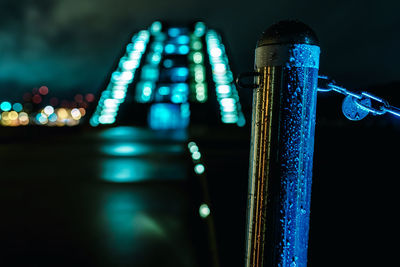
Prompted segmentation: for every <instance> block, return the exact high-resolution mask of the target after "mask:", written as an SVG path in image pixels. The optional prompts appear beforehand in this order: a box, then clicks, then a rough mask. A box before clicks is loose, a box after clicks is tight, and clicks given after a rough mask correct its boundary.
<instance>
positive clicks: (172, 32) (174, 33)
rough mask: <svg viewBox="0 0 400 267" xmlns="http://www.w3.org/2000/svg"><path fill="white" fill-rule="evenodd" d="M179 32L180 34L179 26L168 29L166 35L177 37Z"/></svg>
mask: <svg viewBox="0 0 400 267" xmlns="http://www.w3.org/2000/svg"><path fill="white" fill-rule="evenodd" d="M179 34H181V30H180V29H179V28H169V29H168V35H169V36H171V37H177V36H178V35H179Z"/></svg>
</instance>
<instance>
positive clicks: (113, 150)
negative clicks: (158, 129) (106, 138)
mask: <svg viewBox="0 0 400 267" xmlns="http://www.w3.org/2000/svg"><path fill="white" fill-rule="evenodd" d="M149 148H150V147H149V146H145V145H142V144H134V143H116V144H111V145H104V146H102V147H101V151H102V152H103V153H104V154H106V155H110V156H137V155H143V154H144V153H149V152H150V151H149Z"/></svg>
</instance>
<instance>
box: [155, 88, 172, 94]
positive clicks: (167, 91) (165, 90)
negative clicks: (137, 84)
mask: <svg viewBox="0 0 400 267" xmlns="http://www.w3.org/2000/svg"><path fill="white" fill-rule="evenodd" d="M158 93H159V94H160V95H169V94H170V93H171V88H169V87H168V86H161V87H159V88H158Z"/></svg>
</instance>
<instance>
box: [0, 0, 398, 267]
mask: <svg viewBox="0 0 400 267" xmlns="http://www.w3.org/2000/svg"><path fill="white" fill-rule="evenodd" d="M399 7H400V4H399V3H398V2H396V1H378V2H377V1H301V2H299V1H275V2H274V1H246V2H245V3H244V2H242V1H218V2H216V1H208V0H206V1H202V2H201V3H200V2H198V1H197V2H196V1H184V2H182V1H174V0H172V1H155V0H151V1H141V2H139V1H125V0H114V1H106V0H98V1H94V0H80V1H75V0H74V1H59V0H57V1H54V0H53V1H50V0H48V1H47V0H46V1H31V0H21V1H18V2H15V1H11V0H3V1H1V3H0V12H1V17H0V108H1V110H2V114H1V116H2V117H1V124H2V127H1V128H0V151H1V153H0V162H1V165H0V168H1V169H2V174H1V178H0V181H1V186H0V188H1V189H0V199H1V200H2V201H1V202H0V203H1V204H0V207H1V213H2V216H1V217H2V220H1V222H0V236H1V240H2V242H1V250H0V255H1V257H0V263H1V264H2V265H4V266H71V265H75V266H156V265H163V266H242V265H243V257H244V233H245V231H244V229H245V213H246V210H245V209H246V194H247V179H248V161H249V156H248V155H249V148H250V125H251V101H252V92H251V90H249V89H240V88H236V87H235V85H234V84H233V82H232V81H233V78H234V77H236V76H237V74H239V73H242V72H245V71H251V70H252V68H253V64H254V49H255V45H256V41H257V39H258V38H259V36H260V35H261V33H262V32H263V30H265V29H266V28H267V27H269V26H270V25H271V24H273V23H275V22H277V21H279V20H282V19H299V20H301V21H303V22H304V23H306V24H308V25H309V26H310V27H311V28H313V29H314V31H315V32H316V33H317V35H318V37H319V39H320V46H321V59H320V73H321V74H325V75H328V76H330V77H332V78H333V79H335V80H336V82H337V83H338V84H340V85H343V86H344V87H346V88H348V89H349V90H354V91H369V92H372V93H374V94H375V95H378V96H380V97H383V98H384V99H386V100H388V101H389V103H390V104H391V105H393V106H396V107H399V106H400V97H399V93H398V90H399V88H400V73H399V68H398V62H400V55H399V53H397V50H398V47H400V35H399V27H400V17H399V16H398V10H399ZM182 36H183V37H182ZM160 47H161V48H160ZM218 60H220V61H218ZM221 60H222V63H223V64H222V65H221ZM215 68H216V69H217V70H218V71H219V72H222V73H224V75H222V76H223V77H222V78H221V77H219V78H220V79H222V82H221V84H218V83H215V79H216V77H214V76H215V75H214V74H215V73H213V70H215ZM129 73H131V74H129ZM213 75H214V76H213ZM196 77H197V78H196ZM217 79H218V77H217ZM220 81H221V80H220ZM225 84H228V85H229V87H226V86H225V87H224V86H222V87H218V86H219V85H225ZM221 99H228V100H223V101H221ZM230 99H234V100H230ZM342 100H343V97H342V96H340V95H337V94H335V93H319V96H318V104H317V124H316V140H315V154H314V177H313V179H314V182H313V195H312V212H311V229H310V242H309V266H325V265H326V263H327V262H329V263H332V264H334V265H343V264H344V263H345V264H346V265H362V264H364V263H370V264H371V262H375V263H376V264H380V265H384V264H383V263H384V262H385V263H388V264H387V265H389V263H390V264H391V263H392V262H394V261H397V258H396V255H395V254H394V250H395V246H393V245H392V243H391V242H389V241H394V240H397V239H398V237H399V233H400V232H399V230H398V227H397V225H398V223H399V221H398V218H397V217H398V216H395V215H396V212H395V211H396V210H397V206H398V203H399V201H398V198H397V195H398V192H397V191H398V190H397V187H396V186H395V182H396V178H398V177H399V172H398V162H399V157H398V154H399V153H398V151H399V148H400V145H399V134H400V120H399V118H398V117H395V116H393V115H390V114H385V115H382V116H372V115H369V116H368V117H366V118H365V119H363V120H362V121H359V122H352V121H349V120H347V119H346V118H345V117H344V116H343V114H342V112H341V103H342ZM232 101H233V102H232ZM189 104H190V106H189ZM224 108H225V110H227V109H228V110H229V111H228V112H227V114H225V115H226V116H224V114H223V113H221V112H220V110H222V109H224ZM106 109H107V112H109V113H107V114H108V115H107V116H103V117H102V115H104V113H105V112H106V111H105V110H106ZM110 109H111V111H110ZM232 112H233V113H232ZM110 114H111V115H110ZM160 114H164V115H160ZM232 114H234V116H232ZM12 126H19V127H12Z"/></svg>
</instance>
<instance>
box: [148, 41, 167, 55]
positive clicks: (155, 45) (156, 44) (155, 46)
mask: <svg viewBox="0 0 400 267" xmlns="http://www.w3.org/2000/svg"><path fill="white" fill-rule="evenodd" d="M151 48H152V49H153V51H154V52H155V53H162V52H163V50H164V45H163V43H162V42H154V43H153V44H152V45H151Z"/></svg>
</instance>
